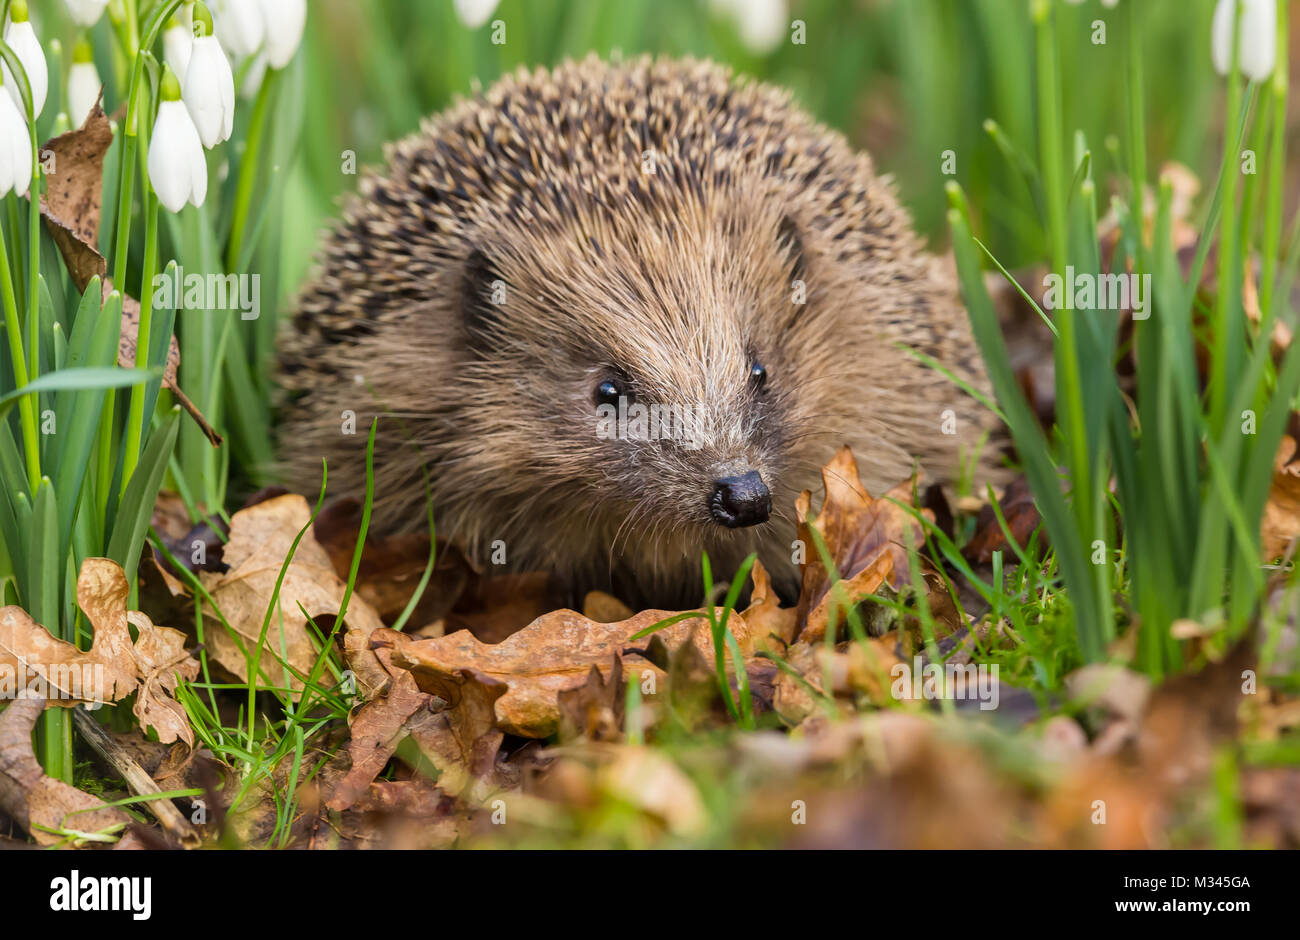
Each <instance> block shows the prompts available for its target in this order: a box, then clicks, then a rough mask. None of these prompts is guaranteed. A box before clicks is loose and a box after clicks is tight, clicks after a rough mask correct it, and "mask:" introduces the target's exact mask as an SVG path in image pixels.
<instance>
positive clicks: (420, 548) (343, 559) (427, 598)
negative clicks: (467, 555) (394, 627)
mask: <svg viewBox="0 0 1300 940" xmlns="http://www.w3.org/2000/svg"><path fill="white" fill-rule="evenodd" d="M361 510H362V505H361V503H359V502H357V501H356V500H355V499H340V500H336V501H335V502H333V503H331V504H330V505H329V506H327V507H326V508H325V509H324V511H322V512H321V513H320V515H318V516H317V517H316V522H315V523H314V525H313V526H312V530H313V532H314V534H315V536H316V540H317V541H318V542H320V544H321V546H322V547H323V548H324V549H325V551H326V552H327V553H328V554H329V557H330V561H332V562H333V563H334V571H335V573H336V574H337V575H338V576H339V577H340V578H344V579H346V578H347V576H348V574H349V572H350V570H351V568H352V556H353V554H354V553H355V551H356V545H357V533H358V532H359V531H360V529H361ZM428 562H429V535H428V533H405V534H399V535H376V534H374V533H370V534H368V535H367V536H366V544H365V546H364V547H363V548H362V550H361V563H360V566H359V567H358V568H357V580H356V592H357V594H358V595H359V596H361V597H363V598H365V600H366V601H367V602H368V603H369V604H370V606H371V607H373V608H375V611H376V612H377V613H378V614H379V616H380V617H382V618H383V619H384V620H385V621H388V622H392V620H393V619H395V618H396V617H397V616H398V615H399V614H401V612H402V611H403V609H405V607H406V605H407V602H408V601H410V599H411V595H412V594H414V593H415V587H416V585H417V584H419V582H420V578H421V577H422V576H423V574H424V569H425V567H426V566H427V565H428ZM472 574H473V572H472V570H471V569H470V566H469V565H468V564H467V563H466V561H465V560H464V558H463V557H461V555H460V553H459V552H458V551H457V550H456V549H455V548H453V547H452V546H450V545H447V544H444V543H443V542H439V543H438V546H437V555H436V556H435V559H434V567H433V574H432V575H431V577H430V579H429V583H428V585H427V586H426V587H425V590H424V594H423V595H421V598H420V602H419V604H418V606H417V607H416V609H415V611H414V613H413V614H412V620H411V622H412V623H415V624H422V623H430V622H431V621H434V620H437V619H439V618H441V617H445V616H446V615H447V612H448V611H450V610H451V608H452V605H453V604H455V603H456V600H457V599H458V598H459V597H460V595H461V592H462V591H464V589H465V586H466V584H467V583H468V581H469V579H470V576H471V575H472Z"/></svg>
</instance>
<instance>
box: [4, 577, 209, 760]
mask: <svg viewBox="0 0 1300 940" xmlns="http://www.w3.org/2000/svg"><path fill="white" fill-rule="evenodd" d="M129 596H130V588H129V586H128V584H127V580H126V575H125V574H124V573H123V572H122V569H121V567H119V566H118V565H117V564H116V563H115V562H113V561H110V560H109V559H107V558H87V559H86V560H85V561H84V562H83V563H82V565H81V574H80V576H79V577H78V578H77V604H78V605H79V606H80V607H81V609H82V610H83V611H85V613H86V618H87V619H88V620H89V621H90V623H91V626H92V627H93V628H94V639H93V642H92V643H91V648H90V650H89V651H88V652H83V651H81V650H79V649H77V648H76V647H75V646H73V645H72V644H71V643H67V642H65V641H63V640H59V639H55V638H54V637H53V636H51V635H50V633H49V631H48V630H46V629H45V628H44V627H42V626H41V625H40V624H38V623H37V622H36V621H35V620H33V619H32V618H31V617H30V616H29V615H28V614H27V612H26V611H24V610H23V609H22V608H21V607H5V608H3V609H0V693H3V696H4V697H5V698H12V697H14V694H15V693H16V692H17V691H18V690H17V689H6V688H5V687H4V686H5V682H6V677H8V681H10V682H12V681H14V679H16V678H17V677H20V676H21V677H25V683H24V684H25V685H26V687H28V688H32V689H33V690H34V691H38V693H39V694H40V696H41V697H42V698H45V699H48V700H49V703H50V704H51V705H63V706H72V705H76V704H78V703H82V702H86V703H94V704H109V703H112V702H116V701H118V700H120V699H122V698H124V697H125V696H127V695H130V694H131V693H132V692H137V693H138V694H137V695H136V701H135V705H134V707H133V709H132V710H133V711H134V712H135V715H136V717H137V718H139V719H140V723H141V725H142V726H143V727H144V728H153V729H154V730H155V731H157V733H158V739H159V740H160V741H162V742H163V743H165V744H167V743H171V742H172V741H176V740H178V739H179V740H183V741H185V742H186V743H187V744H189V745H193V743H194V732H193V729H192V728H190V723H189V719H188V718H187V717H186V715H185V709H184V708H183V707H182V706H181V705H180V704H179V703H178V702H177V701H176V700H175V699H174V698H173V697H172V696H173V694H174V692H175V691H176V684H177V682H178V681H179V680H180V679H182V678H183V679H186V680H190V681H192V680H193V679H195V678H197V676H198V673H199V664H198V661H197V660H195V659H193V658H192V657H191V656H190V655H189V654H188V653H187V652H186V651H185V634H183V633H181V632H180V631H178V630H172V629H171V628H169V627H157V626H154V624H153V622H152V621H151V620H150V619H149V618H148V617H146V616H145V615H144V614H142V613H141V612H140V611H128V610H127V604H126V602H127V598H128V597H129ZM128 623H130V624H131V625H132V626H134V627H135V628H136V631H137V638H136V640H135V642H134V643H133V642H132V640H131V633H130V630H129V629H128V627H127V624H128Z"/></svg>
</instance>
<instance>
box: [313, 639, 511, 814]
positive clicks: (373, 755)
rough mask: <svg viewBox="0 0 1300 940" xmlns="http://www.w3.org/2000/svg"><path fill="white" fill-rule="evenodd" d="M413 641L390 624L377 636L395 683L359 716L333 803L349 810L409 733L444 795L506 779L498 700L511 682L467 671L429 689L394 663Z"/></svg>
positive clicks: (490, 786) (380, 655)
mask: <svg viewBox="0 0 1300 940" xmlns="http://www.w3.org/2000/svg"><path fill="white" fill-rule="evenodd" d="M411 642H413V641H412V640H410V639H409V638H408V637H406V636H404V635H403V634H401V633H398V632H396V631H394V630H389V629H386V628H385V629H381V630H376V631H375V633H374V634H373V635H372V638H371V643H372V646H373V648H374V650H375V653H376V655H377V658H378V660H379V662H380V663H381V664H382V665H383V666H384V668H385V669H386V670H387V671H388V672H389V674H390V675H391V677H392V681H391V682H389V683H388V685H387V688H386V689H385V690H384V692H383V694H382V695H379V696H376V697H375V698H373V699H372V700H371V701H369V702H367V703H366V704H365V705H363V706H362V707H361V708H360V709H358V710H357V712H356V714H355V715H354V716H353V718H352V722H351V725H352V727H351V732H352V737H351V740H350V741H349V742H348V756H349V757H350V758H351V761H352V766H351V768H350V769H349V770H348V772H347V773H346V774H345V775H344V776H343V777H342V778H341V779H340V780H339V781H338V783H337V785H335V786H334V787H333V789H332V792H331V793H330V796H329V798H328V801H327V805H328V806H329V807H330V809H335V810H343V809H347V808H348V807H350V806H352V805H353V804H354V803H356V802H357V801H358V800H360V799H361V798H362V797H363V795H364V794H365V793H367V792H368V789H369V788H370V787H371V785H372V782H373V781H374V779H375V778H376V777H377V776H378V775H379V774H380V772H382V771H383V769H384V767H385V765H387V763H388V761H389V759H391V758H392V756H393V754H394V753H395V752H396V750H397V748H398V746H399V745H400V744H401V743H402V741H404V740H405V739H406V738H407V737H411V738H413V740H414V741H415V744H416V746H417V747H418V748H419V749H420V752H421V754H423V755H424V757H425V758H426V759H428V760H429V762H430V763H432V764H433V765H434V766H435V767H436V768H437V769H438V771H439V777H438V786H439V789H441V790H442V791H443V792H444V793H447V794H449V795H452V796H456V795H459V794H461V793H462V792H464V791H465V790H466V789H467V787H469V785H470V784H472V783H480V784H481V789H483V790H484V791H486V790H490V789H493V788H499V786H500V785H502V784H503V781H502V780H501V779H500V778H499V777H498V776H497V775H496V774H495V773H494V771H495V770H496V756H497V751H498V749H499V748H500V746H501V740H502V734H501V732H500V731H498V730H497V729H496V727H495V724H496V715H495V712H494V705H495V703H496V700H497V699H498V698H500V697H501V696H502V695H503V694H505V691H506V686H505V683H503V682H499V681H497V680H494V679H492V678H490V677H488V676H483V675H476V674H474V673H473V672H472V671H462V672H460V673H457V674H456V675H453V676H451V677H449V678H448V679H447V681H445V682H443V683H441V684H440V685H439V686H438V688H437V691H435V692H427V691H424V690H422V689H420V688H419V687H418V686H417V685H416V682H415V678H414V677H413V676H412V675H411V673H409V672H407V671H406V670H404V669H401V668H399V667H396V666H393V665H392V655H393V651H394V650H396V649H398V648H400V647H402V646H405V645H408V644H410V643H411Z"/></svg>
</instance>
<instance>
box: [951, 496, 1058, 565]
mask: <svg viewBox="0 0 1300 940" xmlns="http://www.w3.org/2000/svg"><path fill="white" fill-rule="evenodd" d="M998 507H999V508H1000V509H1001V510H1002V517H1003V518H1004V519H1005V520H1006V523H1007V528H1008V529H1009V530H1010V531H1011V535H1012V536H1013V537H1014V538H1015V540H1016V544H1017V545H1019V546H1020V547H1021V548H1023V547H1024V546H1026V545H1028V544H1029V538H1030V536H1031V535H1033V534H1034V530H1035V529H1037V528H1038V524H1039V522H1040V521H1042V517H1041V516H1039V514H1038V507H1037V505H1035V503H1034V494H1033V493H1032V492H1030V489H1029V481H1028V480H1027V479H1026V478H1025V477H1017V478H1016V479H1015V480H1013V481H1011V483H1010V484H1009V485H1008V486H1007V488H1006V490H1004V491H1003V493H1002V496H1001V497H1000V498H999V499H998ZM998 551H1000V552H1002V554H1003V561H1004V562H1006V561H1009V560H1010V559H1009V558H1007V556H1008V555H1009V554H1010V553H1011V551H1012V549H1011V547H1010V546H1009V545H1008V544H1007V537H1006V534H1005V533H1004V532H1003V531H1002V526H1001V525H999V524H998V517H997V513H996V512H994V510H993V507H992V506H991V505H987V504H985V505H984V506H983V507H981V509H980V511H979V517H978V518H977V519H976V520H975V534H974V536H972V537H971V540H970V541H969V542H967V543H966V545H965V546H963V548H962V550H961V553H962V555H963V556H965V557H966V558H967V559H968V560H970V561H973V562H975V563H976V564H978V565H987V564H988V563H989V562H991V561H992V560H993V553H994V552H998Z"/></svg>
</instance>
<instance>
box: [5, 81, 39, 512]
mask: <svg viewBox="0 0 1300 940" xmlns="http://www.w3.org/2000/svg"><path fill="white" fill-rule="evenodd" d="M0 94H8V92H6V91H4V90H3V89H0ZM0 302H3V304H4V318H5V332H6V333H8V334H9V356H10V359H11V360H12V362H13V367H14V379H15V382H16V383H17V385H18V387H19V388H22V387H23V386H24V385H26V384H27V382H28V375H27V362H26V360H25V359H24V358H23V333H22V328H21V327H20V326H19V325H18V299H17V298H16V297H15V296H14V279H13V272H12V271H10V269H9V249H8V247H7V246H6V245H5V237H4V226H3V225H0ZM18 413H19V418H20V420H21V422H22V429H23V454H24V455H25V456H26V458H27V478H28V479H27V482H28V486H29V490H30V492H32V493H35V492H36V487H37V485H38V484H39V483H40V481H41V455H40V438H39V437H38V436H37V434H36V401H35V396H34V395H24V396H23V397H22V398H20V399H19V400H18Z"/></svg>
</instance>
